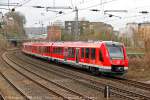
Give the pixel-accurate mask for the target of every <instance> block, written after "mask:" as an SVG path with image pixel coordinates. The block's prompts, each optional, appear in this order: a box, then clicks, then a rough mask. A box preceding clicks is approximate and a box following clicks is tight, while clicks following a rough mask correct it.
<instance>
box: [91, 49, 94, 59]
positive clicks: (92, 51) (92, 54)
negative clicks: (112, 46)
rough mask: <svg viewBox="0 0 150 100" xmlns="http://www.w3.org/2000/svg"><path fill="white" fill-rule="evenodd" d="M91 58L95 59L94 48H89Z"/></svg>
mask: <svg viewBox="0 0 150 100" xmlns="http://www.w3.org/2000/svg"><path fill="white" fill-rule="evenodd" d="M91 59H95V48H92V49H91Z"/></svg>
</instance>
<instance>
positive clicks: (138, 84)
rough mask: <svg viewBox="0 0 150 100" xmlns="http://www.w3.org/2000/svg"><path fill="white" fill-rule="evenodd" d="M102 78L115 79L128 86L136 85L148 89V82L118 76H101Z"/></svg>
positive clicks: (149, 88)
mask: <svg viewBox="0 0 150 100" xmlns="http://www.w3.org/2000/svg"><path fill="white" fill-rule="evenodd" d="M102 78H104V79H109V80H111V81H115V82H118V83H122V84H125V85H128V86H132V87H136V88H139V89H142V90H146V91H150V84H146V83H142V82H138V81H134V80H129V79H126V78H118V77H102Z"/></svg>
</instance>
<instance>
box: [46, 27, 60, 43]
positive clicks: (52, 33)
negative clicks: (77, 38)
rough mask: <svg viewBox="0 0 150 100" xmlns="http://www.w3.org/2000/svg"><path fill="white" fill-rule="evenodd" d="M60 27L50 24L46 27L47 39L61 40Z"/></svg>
mask: <svg viewBox="0 0 150 100" xmlns="http://www.w3.org/2000/svg"><path fill="white" fill-rule="evenodd" d="M61 32H62V31H61V28H60V26H56V25H52V26H48V27H47V40H49V41H59V40H61Z"/></svg>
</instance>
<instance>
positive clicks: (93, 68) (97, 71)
mask: <svg viewBox="0 0 150 100" xmlns="http://www.w3.org/2000/svg"><path fill="white" fill-rule="evenodd" d="M90 71H91V73H92V74H93V75H98V74H99V73H100V72H99V70H98V68H95V67H90Z"/></svg>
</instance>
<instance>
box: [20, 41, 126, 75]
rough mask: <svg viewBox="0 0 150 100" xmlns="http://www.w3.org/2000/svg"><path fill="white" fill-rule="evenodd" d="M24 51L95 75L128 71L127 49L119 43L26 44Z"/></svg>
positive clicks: (117, 73) (118, 73)
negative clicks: (85, 69)
mask: <svg viewBox="0 0 150 100" xmlns="http://www.w3.org/2000/svg"><path fill="white" fill-rule="evenodd" d="M22 51H23V52H24V53H26V54H30V55H33V56H37V57H40V58H44V59H48V61H50V60H52V61H56V62H59V63H65V64H69V65H73V66H78V67H81V68H87V69H88V70H90V71H92V72H93V73H99V72H100V73H103V74H109V75H123V74H124V73H126V72H127V70H128V59H127V53H126V49H125V47H124V45H123V44H122V43H119V42H113V41H99V42H26V43H23V48H22Z"/></svg>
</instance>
